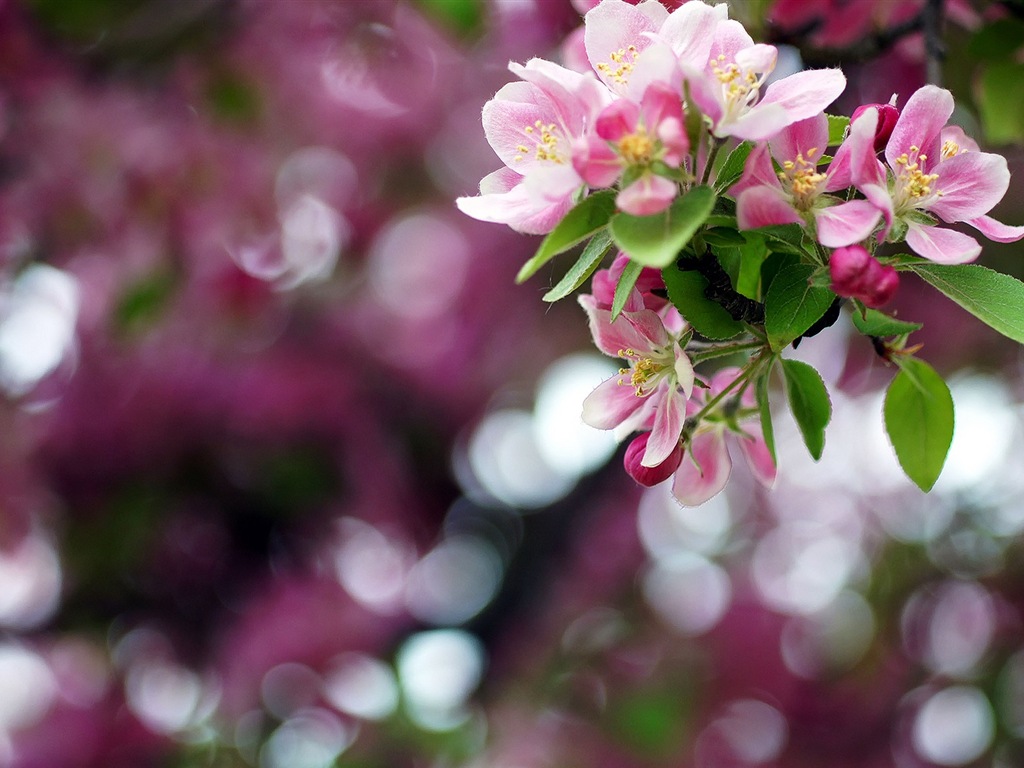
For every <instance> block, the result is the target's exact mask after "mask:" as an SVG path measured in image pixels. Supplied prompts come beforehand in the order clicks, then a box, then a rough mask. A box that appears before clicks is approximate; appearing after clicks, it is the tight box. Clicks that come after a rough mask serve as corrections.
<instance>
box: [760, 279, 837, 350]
mask: <svg viewBox="0 0 1024 768" xmlns="http://www.w3.org/2000/svg"><path fill="white" fill-rule="evenodd" d="M813 274H814V268H813V267H811V266H809V265H806V264H796V265H794V266H791V267H787V268H786V269H784V270H783V271H781V272H779V274H777V275H776V276H775V279H774V280H772V283H771V285H770V286H768V294H767V295H766V296H765V299H764V330H765V332H766V333H767V334H768V343H769V344H771V347H772V349H773V350H775V351H776V352H778V351H780V350H782V348H783V347H785V346H786V345H787V344H789V343H791V342H792V341H793V340H794V339H796V338H797V337H798V336H800V334H802V333H803V332H804V331H806V330H807V329H808V328H810V327H811V326H812V325H814V323H815V322H816V321H817V320H818V319H819V318H820V317H821V316H822V315H824V314H825V311H826V310H827V309H828V308H829V307H830V306H831V305H832V302H833V300H834V299H835V294H833V293H832V291H830V290H828V289H827V288H814V287H812V286H811V284H810V283H809V282H808V281H809V280H810V279H811V276H812V275H813Z"/></svg>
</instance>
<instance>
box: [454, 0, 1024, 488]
mask: <svg viewBox="0 0 1024 768" xmlns="http://www.w3.org/2000/svg"><path fill="white" fill-rule="evenodd" d="M565 50H566V51H567V61H570V62H571V63H575V64H576V67H575V68H567V67H563V66H560V65H558V64H555V63H552V62H550V61H544V60H541V59H533V60H531V61H529V62H528V63H527V64H525V65H519V64H511V65H510V69H511V70H512V72H513V73H515V74H516V75H518V76H519V78H520V80H521V81H520V82H514V83H510V84H508V85H506V86H505V87H504V88H502V89H501V90H500V91H498V93H497V94H496V95H495V97H494V98H493V99H492V100H491V101H489V102H488V103H487V104H486V105H485V107H484V109H483V124H484V131H485V134H486V136H487V139H488V141H489V142H490V144H491V146H492V147H493V148H494V150H495V152H496V153H497V155H498V156H499V157H500V158H501V160H502V162H503V163H504V167H502V168H501V169H499V170H497V171H495V172H494V173H492V174H490V175H489V176H487V177H485V178H484V180H483V181H482V182H481V185H480V194H479V195H478V196H475V197H462V198H459V200H458V201H457V204H458V206H459V208H460V209H461V210H462V211H463V212H465V213H467V214H469V215H470V216H473V217H475V218H478V219H482V220H485V221H492V222H502V223H505V224H508V225H509V226H511V227H512V228H513V229H516V230H518V231H521V232H526V233H536V234H547V238H546V239H545V241H544V243H543V244H542V246H541V248H540V250H539V251H538V253H537V256H535V257H534V259H533V260H531V262H530V263H528V264H527V266H526V267H524V269H523V271H521V272H520V279H526V278H527V277H529V276H530V275H531V274H533V273H534V272H536V270H537V269H538V268H539V267H540V266H542V265H543V263H545V262H546V261H547V260H548V259H550V258H551V257H552V256H554V255H557V253H559V252H562V251H565V250H567V249H568V248H570V247H571V246H573V245H575V244H577V243H579V242H582V241H584V240H587V239H590V244H589V245H588V246H587V248H586V249H584V252H583V255H582V256H581V257H580V261H579V262H578V263H577V265H576V267H574V268H573V269H572V270H570V271H569V273H568V274H567V276H566V278H565V280H563V284H560V285H559V286H558V287H556V288H555V289H553V290H552V293H551V294H549V296H550V298H548V297H546V298H548V300H554V299H555V298H561V297H562V296H564V295H567V294H568V293H570V292H571V291H572V290H574V289H575V288H577V287H579V285H581V284H582V282H583V280H584V279H585V278H586V276H587V275H589V274H591V273H593V274H594V279H593V285H594V288H593V292H592V294H587V295H583V296H581V298H580V304H581V305H582V306H583V308H584V309H585V311H586V312H587V315H588V318H589V321H590V328H591V331H592V333H593V337H594V340H595V343H596V344H597V346H598V348H599V349H600V350H601V351H602V352H604V353H605V354H608V355H611V356H613V357H618V358H621V359H623V360H625V361H626V362H627V365H626V367H623V368H622V369H621V370H620V372H619V374H618V375H616V376H614V377H612V378H611V379H609V380H608V381H606V382H604V383H603V384H601V385H600V386H599V387H598V388H597V389H596V390H595V391H594V393H593V394H592V395H591V396H590V397H589V398H587V400H586V402H585V403H584V409H583V419H584V421H585V422H586V423H588V424H590V425H591V426H594V427H597V428H600V429H614V430H616V431H617V432H618V433H620V435H621V436H623V437H624V436H626V435H628V434H629V433H631V432H636V431H640V432H641V434H640V436H639V437H638V438H636V439H634V440H633V442H632V443H631V444H630V446H629V448H628V450H627V452H626V457H625V461H626V467H627V470H628V471H629V473H630V474H631V475H632V476H633V477H634V478H635V479H637V480H638V481H639V482H641V483H643V484H650V483H653V482H660V481H662V480H665V479H667V478H668V477H670V476H672V475H674V476H675V481H674V484H673V489H674V490H673V492H674V494H675V496H676V498H677V499H679V500H680V501H682V502H683V503H688V504H695V503H700V502H701V501H703V500H705V499H707V498H709V497H710V496H711V495H713V494H714V493H717V492H718V491H719V490H720V489H721V488H722V487H723V485H724V484H725V480H726V478H727V477H728V474H729V468H730V466H731V464H730V463H729V460H728V453H727V451H726V448H725V442H724V435H725V434H727V433H731V434H734V435H736V436H738V438H739V445H740V446H741V448H743V450H744V452H745V453H746V454H747V457H748V459H750V464H751V467H752V469H753V472H754V475H755V476H756V477H757V478H758V479H760V480H762V481H764V482H766V483H769V482H770V481H771V480H772V478H773V477H774V451H773V449H772V448H771V445H772V439H771V435H770V433H768V434H766V433H765V431H766V430H768V429H770V421H771V413H770V410H769V407H768V398H767V394H765V393H766V392H767V391H768V382H769V378H770V377H771V375H772V371H773V370H776V369H778V368H781V370H782V373H783V377H782V378H783V380H784V381H785V384H786V393H787V397H788V400H789V403H790V406H791V408H792V409H793V411H794V415H795V417H796V419H797V421H798V423H799V426H800V428H801V431H802V432H803V435H804V438H805V440H806V442H807V446H808V448H809V450H810V451H811V453H812V455H814V456H815V458H817V457H818V456H819V455H820V449H821V446H822V444H823V440H824V428H825V426H826V424H827V422H828V419H829V417H830V413H831V411H830V402H829V398H828V393H827V390H826V389H825V386H824V384H823V382H822V380H821V378H820V376H818V374H817V372H815V371H813V369H810V368H809V366H807V368H808V369H809V371H810V372H809V373H808V371H807V370H804V368H800V367H797V366H798V364H796V363H794V362H792V361H789V360H787V359H784V358H783V357H782V351H783V349H784V348H785V347H787V346H788V345H789V344H790V343H793V344H794V345H795V343H796V342H798V341H799V340H800V338H802V337H803V336H805V335H812V334H814V333H817V332H818V331H820V330H823V329H824V328H826V327H827V326H828V325H830V324H832V323H834V322H835V321H836V319H837V317H838V314H839V307H840V305H841V303H842V302H843V301H844V300H848V302H847V303H849V304H850V305H851V307H852V309H853V315H854V318H853V319H854V323H855V324H856V325H857V327H858V329H859V330H860V331H861V332H862V333H863V334H864V335H866V336H869V337H871V339H872V343H873V345H874V348H875V349H876V351H879V354H881V355H882V356H883V357H884V358H885V359H886V360H887V361H888V362H894V363H896V364H898V365H900V367H901V375H905V376H906V377H909V378H911V379H914V372H913V371H912V370H910V369H912V368H915V366H927V364H925V363H923V362H922V361H920V360H916V359H914V358H913V356H912V353H913V351H914V350H915V349H916V348H908V347H907V346H906V343H907V335H908V334H909V333H910V332H912V331H913V330H915V329H916V328H918V327H919V325H917V324H913V323H906V322H902V321H897V320H896V319H895V318H894V317H891V316H887V315H883V314H882V313H880V312H878V311H877V310H878V308H880V307H883V306H885V305H887V304H888V303H889V302H890V301H891V300H892V299H893V298H894V297H895V295H896V293H897V290H898V286H899V274H898V273H899V272H900V271H906V270H913V271H916V272H917V273H918V274H920V275H921V276H922V277H923V278H924V279H925V280H927V281H928V282H931V283H932V284H933V285H935V286H936V287H937V288H939V290H941V291H943V292H944V293H946V295H947V296H949V297H950V298H952V299H954V300H955V301H959V302H960V303H961V304H963V305H964V306H965V307H966V308H967V309H968V310H969V311H972V312H974V313H975V314H977V315H978V316H979V317H981V319H983V320H985V321H986V322H989V324H990V325H992V326H993V327H995V328H996V329H997V330H1001V331H1002V332H1004V333H1006V332H1007V331H1006V327H1007V323H1006V322H1003V321H1004V320H1005V318H993V317H990V316H987V311H986V310H984V309H979V307H980V306H981V305H980V304H979V302H977V301H974V300H973V299H971V298H970V296H969V294H971V292H972V291H974V290H975V289H981V287H980V286H979V285H978V283H979V281H980V282H984V281H986V280H989V279H990V277H989V276H988V270H984V273H981V272H978V271H977V270H980V269H982V268H980V267H977V268H974V267H972V268H969V269H968V270H967V271H966V272H964V271H963V270H961V271H959V272H956V271H954V272H951V273H946V274H943V275H941V276H937V275H938V273H935V272H934V271H933V268H934V267H935V266H936V265H964V264H967V263H968V262H971V261H973V260H974V259H975V258H977V256H978V255H979V253H980V252H981V246H980V245H979V243H978V242H977V241H976V240H975V239H974V238H973V237H971V236H970V235H968V234H966V233H964V232H961V231H960V230H959V229H951V228H948V227H947V226H945V225H947V224H967V225H969V226H971V227H973V228H975V229H977V230H978V231H980V232H981V233H982V234H984V235H985V236H986V237H988V238H990V239H992V240H996V241H999V242H1011V241H1015V240H1019V239H1021V238H1024V227H1012V226H1008V225H1005V224H1002V223H1000V222H998V221H996V220H995V219H993V218H992V217H990V216H989V215H988V214H989V212H990V211H991V209H992V208H993V206H995V205H996V203H998V202H999V200H1000V199H1001V198H1002V197H1003V195H1004V194H1005V193H1006V190H1007V188H1008V185H1009V178H1010V175H1009V171H1008V169H1007V164H1006V160H1005V159H1004V158H1003V157H1001V156H999V155H996V154H991V153H987V152H982V151H980V150H979V147H978V145H977V144H976V143H975V142H974V141H972V140H971V139H970V138H968V137H967V136H966V135H965V134H964V132H963V130H962V129H960V128H959V127H956V126H951V125H947V122H948V120H949V118H950V116H951V115H952V112H953V97H952V95H951V94H950V93H949V92H948V91H946V90H943V89H941V88H938V87H936V86H924V87H922V88H920V89H919V90H918V91H916V92H915V93H914V94H913V95H912V96H911V97H910V98H909V99H908V100H907V102H906V104H904V105H903V106H902V108H901V107H900V106H899V105H898V104H897V103H896V99H895V97H894V98H893V100H892V101H891V102H890V103H888V104H865V105H863V106H861V107H860V108H858V109H857V110H856V111H855V112H854V114H853V117H852V119H848V118H845V117H839V116H833V115H828V114H826V113H825V111H824V110H825V109H826V108H827V107H828V106H829V105H830V104H831V103H832V102H833V101H835V99H836V98H837V97H838V96H839V95H840V94H841V93H842V91H843V90H844V88H845V84H846V80H845V77H844V75H843V73H842V72H841V71H839V70H838V69H820V70H807V71H801V72H797V73H795V74H790V75H788V76H786V77H780V78H776V79H773V77H772V75H773V70H774V69H775V66H776V62H777V59H778V51H777V49H776V48H775V47H774V46H771V45H764V44H759V43H755V42H754V40H753V39H752V38H751V36H750V35H749V34H748V33H747V31H746V30H745V29H744V28H743V26H742V25H741V24H740V23H739V22H738V21H736V20H733V19H730V18H729V17H728V9H727V6H725V5H724V4H723V5H709V4H707V3H705V2H701V1H700V0H694V1H693V2H688V3H685V4H684V5H682V6H680V7H679V8H677V9H676V10H674V11H671V12H669V11H668V10H666V9H665V8H664V7H663V6H662V5H661V4H660V3H659V2H656V0H646V1H645V2H641V3H639V4H637V5H632V4H629V3H627V2H624V1H623V0H603V2H600V3H598V4H596V5H594V6H593V7H592V8H591V9H590V10H589V11H588V12H587V13H586V16H585V19H584V27H583V29H582V33H581V34H576V35H574V36H573V37H572V38H570V43H568V44H567V46H566V49H565ZM604 190H608V191H604ZM895 243H905V244H906V247H907V248H908V249H909V251H911V252H912V254H899V253H898V252H897V249H895V248H894V247H892V245H891V244H895ZM612 246H616V247H617V248H616V250H617V251H618V252H619V256H618V257H617V259H616V261H615V263H614V264H613V266H612V267H611V269H609V270H601V271H597V272H595V270H596V269H597V267H598V266H599V263H600V259H601V257H602V255H603V254H604V253H605V252H607V251H609V250H611V249H612ZM581 275H582V277H580V276H581ZM998 279H1000V280H1004V281H1007V280H1008V281H1012V278H1008V277H1006V276H998ZM1012 282H1013V285H1011V284H1010V283H1005V282H1004V283H1002V284H1001V285H1002V289H1003V290H1005V291H1008V292H1014V291H1016V290H1017V284H1016V281H1012ZM1022 287H1024V286H1022ZM965 297H967V298H965ZM1009 335H1011V336H1012V335H1013V334H1009ZM1017 340H1018V341H1024V338H1019V339H1017ZM737 355H739V356H740V357H741V358H742V359H741V360H740V364H739V365H738V367H731V366H730V367H728V368H726V369H724V371H718V372H716V371H715V370H714V368H713V367H711V369H710V370H708V371H704V366H700V368H699V369H698V370H696V371H695V368H694V366H695V365H698V364H701V363H703V362H704V361H705V360H707V361H711V360H715V359H718V358H724V357H726V356H732V357H733V359H731V360H728V361H726V362H728V363H730V364H732V363H735V362H736V360H735V357H736V356H737ZM907 361H910V362H907ZM712 365H713V364H712ZM800 365H802V364H800ZM929 370H930V369H929ZM897 378H898V379H899V376H898V377H897ZM914 380H915V381H918V379H914ZM939 381H940V382H941V380H939ZM943 386H944V385H943ZM897 390H899V387H897ZM755 391H757V392H759V393H761V396H760V397H758V398H757V399H756V400H755V399H754V394H753V393H754V392H755ZM916 391H918V394H919V395H920V396H921V397H930V395H928V394H927V393H925V392H924V391H923V390H922V389H921V388H920V387H918V388H917V390H916ZM748 416H758V417H759V418H758V419H756V424H755V426H750V420H749V419H747V418H746V417H748ZM886 418H887V420H888V419H889V415H888V413H887V416H886ZM894 418H895V417H894ZM741 422H744V423H743V424H742V426H741ZM951 423H952V422H951V420H950V425H951ZM887 426H888V427H889V432H890V437H891V438H892V439H893V444H894V447H895V448H896V453H897V457H898V458H899V459H900V462H901V463H902V464H903V466H904V468H905V469H907V471H908V474H910V475H911V478H912V479H914V480H915V482H917V483H918V484H919V485H920V486H922V487H930V484H931V483H932V482H934V477H932V475H935V476H936V477H937V474H938V471H940V470H941V466H942V462H941V461H938V462H937V465H936V462H935V461H934V460H928V461H926V463H929V462H930V463H929V469H928V471H927V472H925V473H924V474H923V475H921V476H920V477H915V473H916V470H913V469H911V468H910V467H913V466H914V465H915V462H916V458H915V457H916V451H917V449H915V448H914V447H913V445H911V444H910V443H912V441H910V440H903V439H902V438H901V437H900V436H899V434H900V431H901V430H900V428H899V426H895V425H894V424H889V423H887ZM950 429H951V426H950Z"/></svg>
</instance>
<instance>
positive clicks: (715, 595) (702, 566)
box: [643, 552, 732, 635]
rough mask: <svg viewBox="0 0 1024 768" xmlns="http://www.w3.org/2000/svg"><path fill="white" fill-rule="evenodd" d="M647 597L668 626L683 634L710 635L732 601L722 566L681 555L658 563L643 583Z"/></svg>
mask: <svg viewBox="0 0 1024 768" xmlns="http://www.w3.org/2000/svg"><path fill="white" fill-rule="evenodd" d="M643 593H644V597H645V598H646V599H647V602H648V603H649V604H650V606H651V607H652V608H653V609H654V610H655V611H656V612H657V614H658V615H659V616H660V617H661V618H662V620H663V621H665V622H666V623H667V624H668V625H669V626H671V627H672V628H673V629H675V630H676V631H677V632H680V633H681V634H684V635H699V634H702V633H704V632H707V631H708V630H709V629H711V628H712V627H713V626H714V625H715V624H717V623H718V620H719V619H721V618H722V614H724V613H725V610H726V608H728V607H729V602H730V600H731V598H732V587H731V584H730V582H729V576H728V574H727V573H726V572H725V570H724V569H723V568H721V566H718V565H716V564H715V563H712V562H710V561H709V560H706V559H705V558H703V557H701V556H700V555H698V554H695V553H687V552H679V553H677V554H675V555H673V556H671V557H665V558H662V559H659V560H657V561H656V562H655V564H654V567H653V568H651V569H650V570H649V571H648V572H647V573H646V575H645V576H644V580H643Z"/></svg>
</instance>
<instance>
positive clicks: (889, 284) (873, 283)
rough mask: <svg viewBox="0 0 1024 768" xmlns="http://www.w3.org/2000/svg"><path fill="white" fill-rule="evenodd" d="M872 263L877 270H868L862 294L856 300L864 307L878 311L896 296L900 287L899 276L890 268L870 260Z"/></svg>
mask: <svg viewBox="0 0 1024 768" xmlns="http://www.w3.org/2000/svg"><path fill="white" fill-rule="evenodd" d="M872 263H873V264H875V265H877V269H874V268H872V269H870V270H869V274H868V276H867V279H866V280H865V283H866V285H865V290H864V294H863V295H862V296H860V297H858V298H860V300H861V301H863V302H864V305H865V306H867V307H871V308H872V309H878V308H879V307H881V306H884V305H886V304H888V303H889V302H890V301H892V300H893V297H895V296H896V291H897V290H899V287H900V276H899V275H898V274H897V272H896V270H895V269H894V268H893V267H891V266H883V265H882V264H879V263H878V262H877V261H875V260H874V259H872Z"/></svg>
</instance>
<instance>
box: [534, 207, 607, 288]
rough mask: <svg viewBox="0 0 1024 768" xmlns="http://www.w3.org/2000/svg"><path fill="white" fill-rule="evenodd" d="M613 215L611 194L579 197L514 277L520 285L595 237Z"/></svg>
mask: <svg viewBox="0 0 1024 768" xmlns="http://www.w3.org/2000/svg"><path fill="white" fill-rule="evenodd" d="M613 213H615V193H614V192H612V191H605V192H595V193H594V194H592V195H590V196H589V197H585V198H583V200H582V201H581V202H580V204H579V205H577V206H576V207H575V208H573V209H572V210H571V211H569V212H568V213H567V214H565V216H564V217H563V218H562V220H561V221H560V222H558V225H557V226H556V227H555V228H554V229H553V230H551V232H549V233H548V236H547V237H545V238H544V240H543V241H542V242H541V244H540V247H539V248H538V249H537V252H536V253H535V254H534V255H533V258H531V259H530V260H529V261H528V262H526V263H525V264H524V265H523V268H522V269H520V270H519V274H518V275H516V282H517V283H521V282H523V281H524V280H528V279H529V278H530V277H532V276H533V275H534V274H535V273H536V272H537V270H538V269H540V268H541V267H543V266H544V265H545V264H547V263H548V262H549V261H551V259H553V258H554V257H555V256H557V255H558V254H560V253H562V252H563V251H567V250H569V249H570V248H572V247H573V246H574V245H578V244H579V243H582V242H583V241H584V240H586V239H587V238H588V237H590V236H591V235H594V234H597V232H599V231H600V230H601V229H603V228H604V226H605V225H606V224H607V223H608V220H609V219H610V218H611V217H612V214H613Z"/></svg>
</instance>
